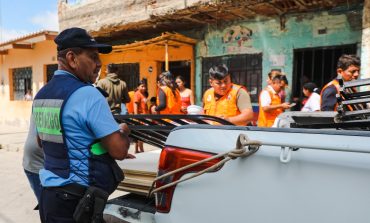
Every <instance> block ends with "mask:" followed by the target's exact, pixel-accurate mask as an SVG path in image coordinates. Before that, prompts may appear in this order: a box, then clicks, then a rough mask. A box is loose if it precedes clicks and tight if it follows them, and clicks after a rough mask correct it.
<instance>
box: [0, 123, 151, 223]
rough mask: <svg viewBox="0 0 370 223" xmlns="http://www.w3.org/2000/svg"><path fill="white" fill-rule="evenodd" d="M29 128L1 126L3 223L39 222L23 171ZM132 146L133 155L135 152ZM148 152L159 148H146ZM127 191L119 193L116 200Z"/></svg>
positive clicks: (0, 222)
mask: <svg viewBox="0 0 370 223" xmlns="http://www.w3.org/2000/svg"><path fill="white" fill-rule="evenodd" d="M27 131H28V129H19V128H14V127H11V126H1V125H0V145H1V149H0V198H1V199H0V223H25V222H27V223H37V222H40V220H39V215H38V211H34V210H33V208H34V207H35V206H36V204H37V202H36V198H35V196H34V194H33V192H32V190H31V187H30V186H29V183H28V181H27V178H26V176H25V174H24V172H23V167H22V158H23V146H24V142H25V140H26V137H27ZM133 147H134V144H131V147H130V151H129V152H130V153H133V151H134V150H133ZM144 149H145V150H146V151H149V150H153V149H156V148H155V147H152V146H150V145H144ZM124 193H125V192H121V191H116V192H115V193H113V194H112V195H111V198H112V197H116V196H119V195H122V194H124Z"/></svg>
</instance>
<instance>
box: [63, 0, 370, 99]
mask: <svg viewBox="0 0 370 223" xmlns="http://www.w3.org/2000/svg"><path fill="white" fill-rule="evenodd" d="M98 5H99V7H97V6H98ZM368 5H369V1H368V0H365V1H362V0H351V1H342V0H336V1H313V0H305V1H301V0H277V1H253V0H251V1H212V0H209V1H195V0H192V1H189V0H184V1H171V0H156V1H124V0H121V1H112V0H108V1H98V0H85V1H80V2H79V3H78V4H71V3H68V1H65V0H64V1H63V0H61V1H59V23H60V27H61V29H64V28H68V27H72V26H77V25H78V26H80V27H82V28H86V29H87V30H88V31H89V32H90V33H91V34H92V35H93V36H94V37H95V38H97V39H98V40H100V41H103V42H108V43H111V44H113V45H125V44H129V43H132V42H133V41H145V40H147V39H150V38H153V37H155V36H159V35H160V34H161V33H162V32H177V33H181V34H182V35H185V36H187V37H189V38H192V39H194V40H196V44H195V45H194V52H195V54H194V59H195V65H194V69H195V73H194V77H193V79H192V81H193V84H192V85H191V87H192V89H193V90H195V92H196V98H197V102H198V103H200V102H201V97H202V94H203V92H204V91H205V90H206V89H207V88H208V87H209V85H208V70H209V68H210V66H212V65H216V64H218V63H225V64H227V65H228V66H229V69H230V71H231V73H232V74H233V78H234V82H236V83H238V84H242V85H244V86H246V87H247V89H248V91H249V92H250V94H251V97H252V101H253V102H254V103H255V104H256V103H257V102H258V95H259V92H260V91H261V89H262V88H264V87H265V86H266V81H265V80H266V79H267V74H268V72H269V71H270V70H271V69H280V70H281V71H282V72H284V73H286V75H287V77H288V81H289V86H290V92H291V95H292V96H293V97H300V96H302V93H301V87H302V84H303V83H304V82H307V81H313V82H316V83H317V84H318V86H323V85H324V84H325V83H327V82H328V81H330V80H331V79H332V78H334V76H335V75H336V72H335V70H336V61H337V59H338V58H339V56H340V55H342V54H344V53H347V54H357V55H359V56H361V57H362V58H366V55H367V54H368V52H367V51H366V52H364V51H363V50H362V49H367V48H366V47H367V41H366V43H364V42H363V40H366V38H367V35H364V33H363V30H364V29H365V27H366V24H367V23H368V22H367V20H366V19H365V18H367V15H364V13H367V10H368V8H369V7H368ZM363 21H364V22H363ZM148 52H150V50H149V51H148ZM127 54H129V53H127ZM122 55H123V54H122ZM159 61H160V62H163V58H162V59H160V60H159ZM107 62H108V61H107ZM121 63H125V61H124V59H123V60H121ZM170 65H171V64H170ZM365 69H366V68H365ZM365 69H364V70H365ZM140 70H145V69H141V68H140ZM169 70H170V71H171V66H170V67H169ZM156 75H157V74H152V75H151V76H149V79H150V78H152V79H155V78H156ZM143 76H146V77H148V75H145V74H143ZM362 76H363V77H366V74H365V73H362ZM151 82H153V81H150V82H149V83H151ZM149 88H150V86H149Z"/></svg>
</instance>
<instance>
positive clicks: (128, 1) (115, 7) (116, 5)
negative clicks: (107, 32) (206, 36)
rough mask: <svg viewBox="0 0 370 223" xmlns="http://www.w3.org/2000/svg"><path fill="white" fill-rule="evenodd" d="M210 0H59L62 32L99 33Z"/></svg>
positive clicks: (60, 28)
mask: <svg viewBox="0 0 370 223" xmlns="http://www.w3.org/2000/svg"><path fill="white" fill-rule="evenodd" d="M199 2H209V1H207V0H176V1H173V0H156V1H148V0H104V1H100V0H85V1H82V3H81V4H67V3H65V0H59V7H58V8H59V10H58V16H59V30H63V29H65V28H69V27H75V26H77V27H81V28H84V29H86V30H88V31H90V32H91V31H99V30H100V29H104V28H107V27H114V26H117V25H122V24H128V23H133V22H139V21H144V20H148V19H150V16H151V15H156V16H158V15H165V14H167V13H172V12H173V11H176V10H180V9H184V8H186V7H187V6H192V5H194V4H196V3H199Z"/></svg>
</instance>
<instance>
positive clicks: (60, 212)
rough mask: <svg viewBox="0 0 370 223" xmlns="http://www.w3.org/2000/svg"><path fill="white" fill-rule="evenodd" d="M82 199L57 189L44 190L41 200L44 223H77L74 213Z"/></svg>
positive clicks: (41, 214) (41, 213) (41, 216)
mask: <svg viewBox="0 0 370 223" xmlns="http://www.w3.org/2000/svg"><path fill="white" fill-rule="evenodd" d="M80 199H81V197H79V196H75V195H71V194H69V193H66V192H63V191H62V190H59V189H55V188H43V189H42V192H41V200H40V218H41V222H42V223H75V221H74V220H73V213H74V211H75V209H76V206H77V204H78V202H79V200H80Z"/></svg>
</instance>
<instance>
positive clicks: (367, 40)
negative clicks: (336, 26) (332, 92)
mask: <svg viewBox="0 0 370 223" xmlns="http://www.w3.org/2000/svg"><path fill="white" fill-rule="evenodd" d="M362 27H363V30H362V44H361V62H362V63H361V77H362V78H370V0H365V1H364V10H363V19H362Z"/></svg>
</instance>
